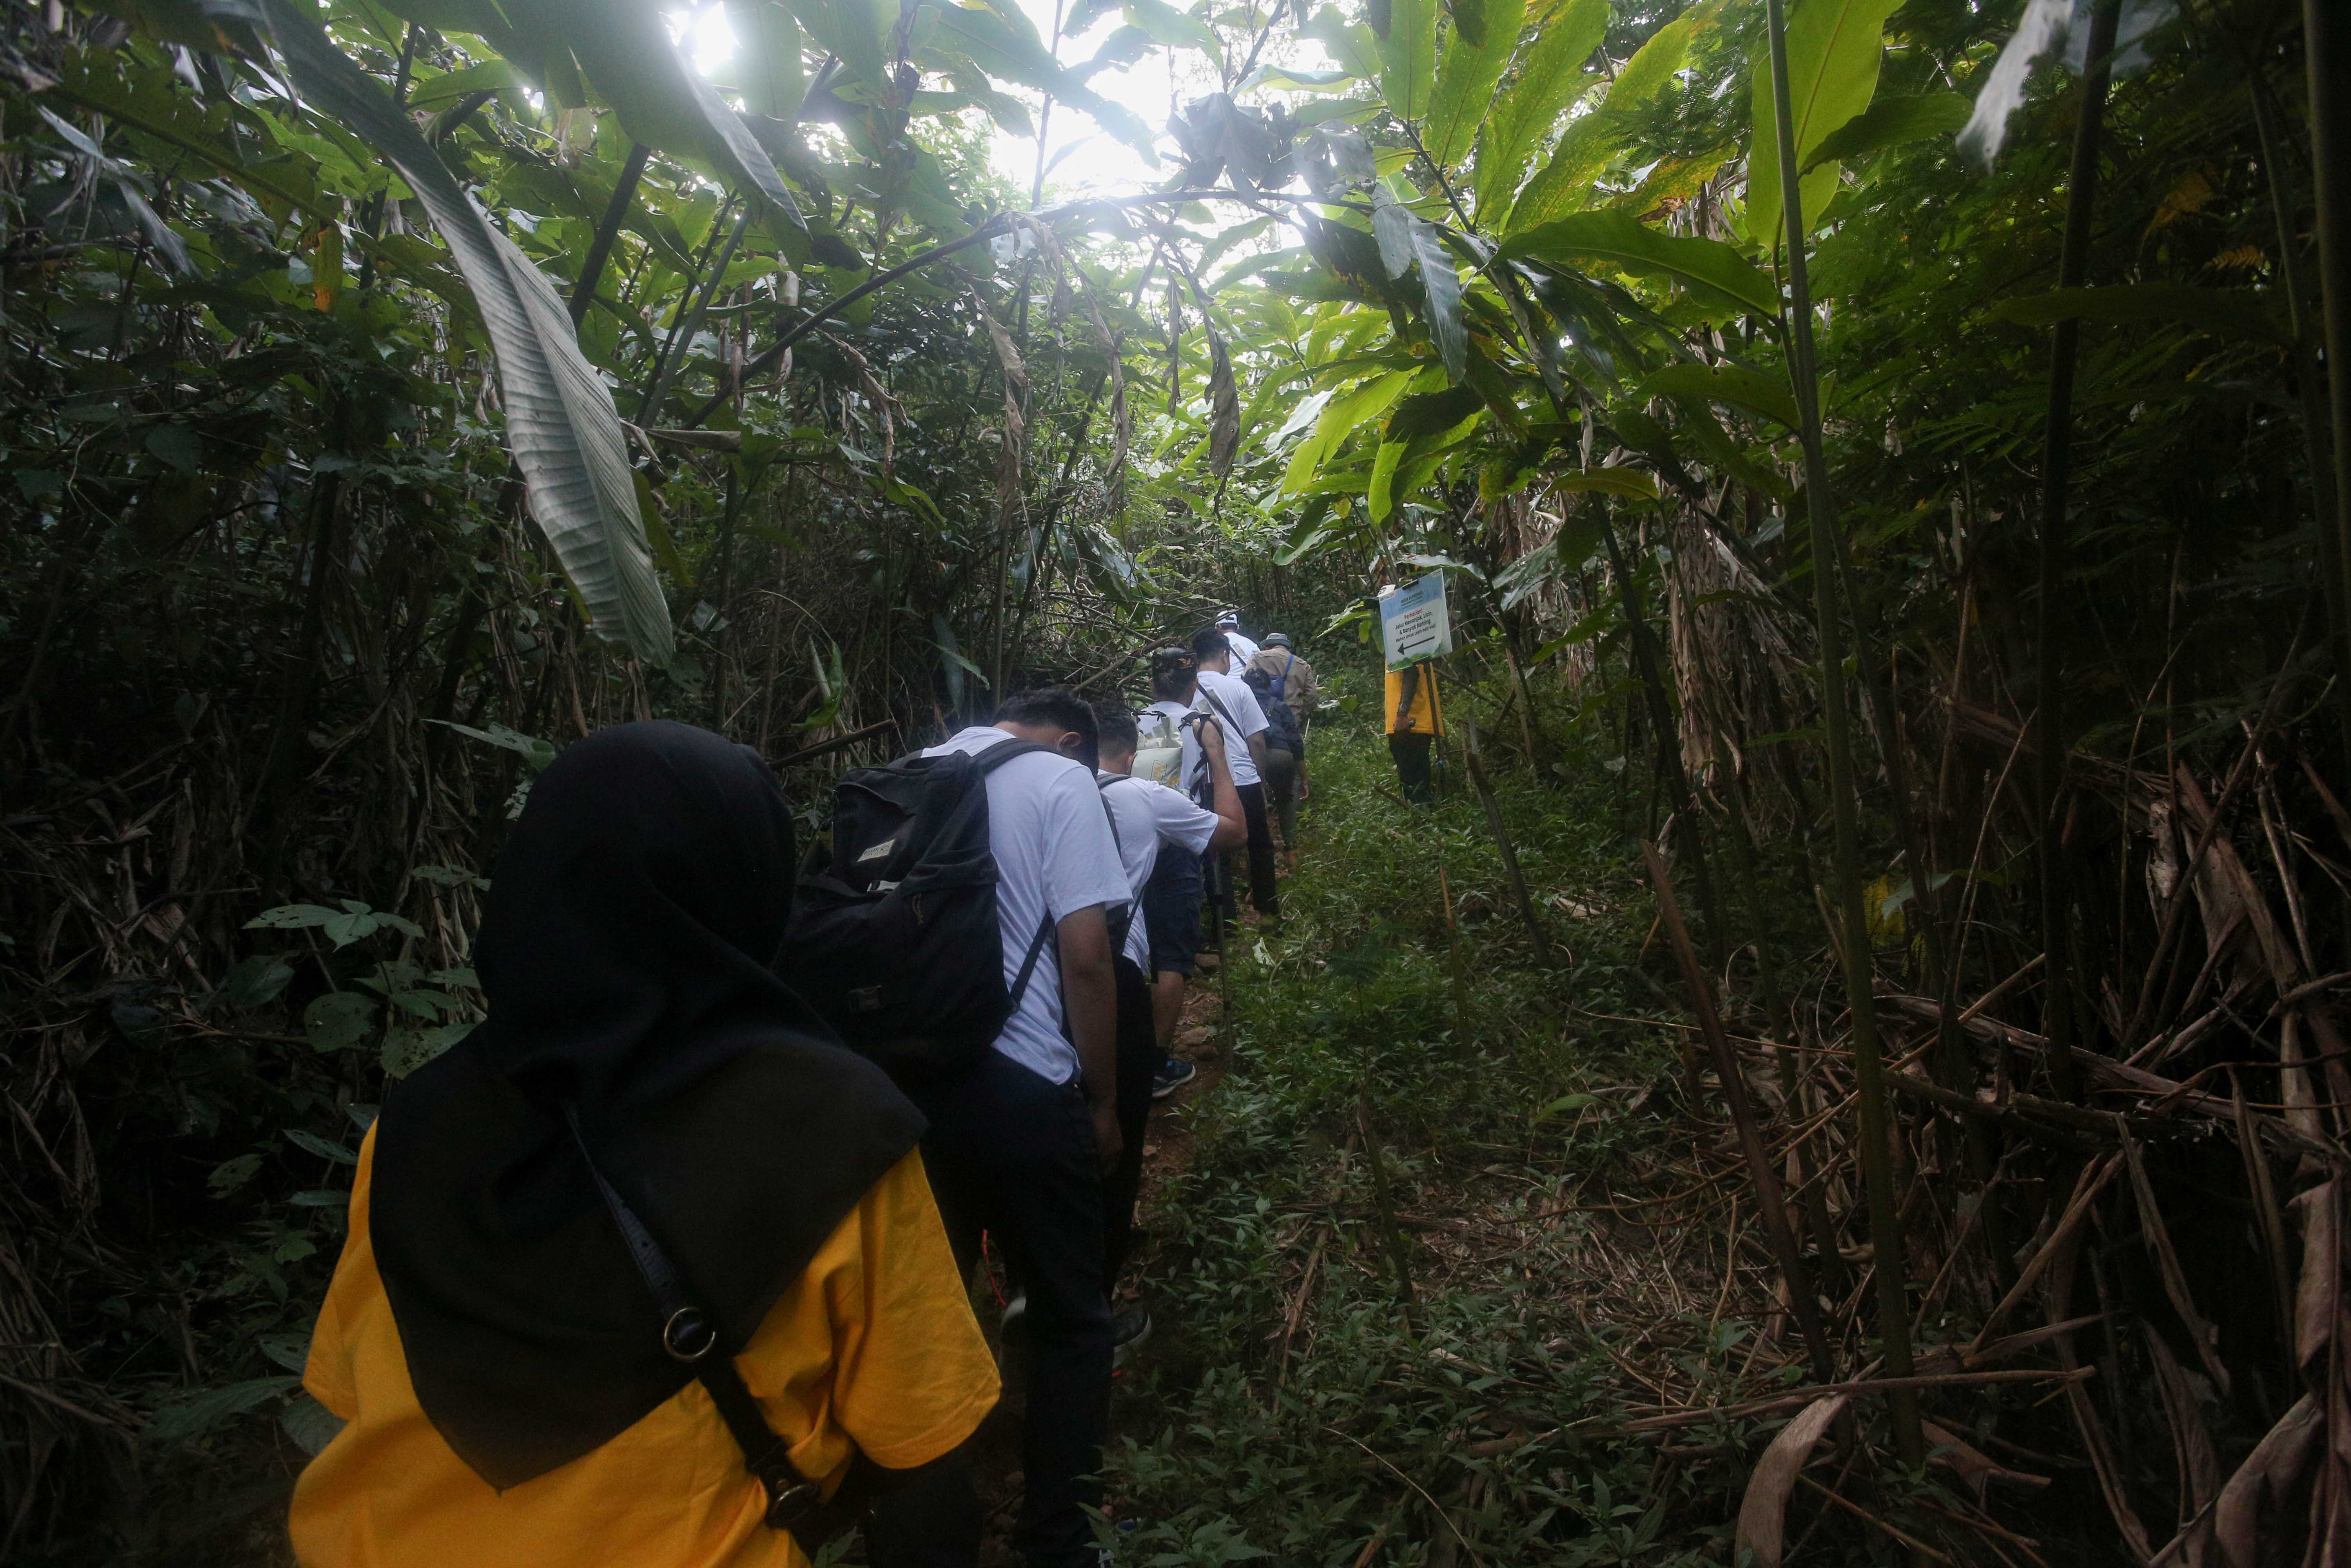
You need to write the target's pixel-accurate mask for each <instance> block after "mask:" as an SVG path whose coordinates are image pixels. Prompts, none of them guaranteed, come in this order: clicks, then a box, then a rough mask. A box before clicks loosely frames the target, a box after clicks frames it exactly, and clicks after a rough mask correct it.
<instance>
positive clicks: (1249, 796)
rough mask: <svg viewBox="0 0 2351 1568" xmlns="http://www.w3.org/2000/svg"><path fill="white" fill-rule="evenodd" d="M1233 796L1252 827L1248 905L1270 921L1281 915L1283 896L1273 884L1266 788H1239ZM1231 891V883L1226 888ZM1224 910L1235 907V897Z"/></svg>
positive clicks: (1256, 785) (1260, 785)
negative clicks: (1239, 801) (1254, 906)
mask: <svg viewBox="0 0 2351 1568" xmlns="http://www.w3.org/2000/svg"><path fill="white" fill-rule="evenodd" d="M1234 792H1235V793H1236V794H1238V795H1239V796H1240V798H1241V816H1242V818H1243V820H1244V821H1247V822H1248V823H1249V902H1250V903H1251V904H1255V905H1257V912H1258V913H1259V915H1264V916H1265V917H1266V918H1267V919H1269V920H1271V919H1274V918H1276V917H1277V916H1279V915H1280V914H1281V894H1280V889H1279V888H1278V887H1277V886H1276V884H1275V883H1274V873H1273V825H1272V823H1270V822H1269V821H1267V820H1266V814H1265V785H1264V784H1263V783H1262V782H1260V783H1256V784H1240V785H1236V786H1235V787H1234ZM1226 885H1227V886H1228V888H1229V887H1230V885H1231V884H1230V883H1227V884H1226ZM1225 897H1226V904H1225V907H1226V908H1227V909H1228V910H1229V909H1231V908H1232V907H1233V905H1232V902H1231V900H1232V894H1230V893H1229V892H1228V893H1227V894H1226V895H1225Z"/></svg>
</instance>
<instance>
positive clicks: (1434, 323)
mask: <svg viewBox="0 0 2351 1568" xmlns="http://www.w3.org/2000/svg"><path fill="white" fill-rule="evenodd" d="M1412 245H1413V249H1414V251H1415V252H1416V254H1417V255H1418V256H1419V258H1420V286H1421V289H1422V292H1423V293H1425V294H1426V296H1427V298H1428V335H1429V336H1430V337H1431V338H1433V339H1435V340H1437V358H1438V359H1440V360H1442V361H1444V363H1445V373H1446V375H1447V378H1448V379H1450V380H1453V381H1456V382H1458V381H1459V380H1460V379H1461V377H1462V374H1463V372H1464V371H1466V370H1467V369H1468V360H1469V329H1468V327H1467V326H1466V325H1465V324H1464V323H1463V321H1462V319H1461V275H1460V274H1459V273H1458V272H1457V271H1455V270H1454V262H1453V256H1452V253H1451V252H1449V251H1447V249H1446V248H1445V242H1444V241H1443V240H1442V239H1439V238H1438V237H1437V231H1436V230H1435V229H1434V228H1432V227H1430V226H1429V225H1427V224H1425V223H1423V222H1421V220H1420V219H1418V218H1415V219H1413V220H1412Z"/></svg>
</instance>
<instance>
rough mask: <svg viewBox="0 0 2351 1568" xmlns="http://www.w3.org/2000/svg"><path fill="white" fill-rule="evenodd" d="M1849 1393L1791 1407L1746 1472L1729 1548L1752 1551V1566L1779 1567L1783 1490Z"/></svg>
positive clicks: (1739, 1553) (1785, 1517) (1785, 1521)
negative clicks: (1794, 1410)
mask: <svg viewBox="0 0 2351 1568" xmlns="http://www.w3.org/2000/svg"><path fill="white" fill-rule="evenodd" d="M1850 1397H1851V1396H1849V1395H1844V1394H1836V1395H1832V1396H1829V1397H1828V1398H1825V1399H1815V1400H1813V1402H1812V1403H1811V1404H1810V1405H1807V1406H1804V1407H1803V1408H1802V1410H1800V1411H1798V1412H1797V1413H1796V1418H1795V1419H1794V1420H1792V1421H1791V1422H1789V1423H1788V1424H1787V1425H1786V1426H1785V1427H1781V1428H1780V1435H1779V1436H1778V1437H1774V1438H1772V1439H1771V1447H1770V1448H1766V1449H1764V1450H1763V1457H1762V1458H1761V1459H1758V1460H1757V1461H1756V1462H1755V1470H1754V1473H1753V1474H1752V1475H1750V1476H1749V1477H1748V1478H1747V1495H1746V1497H1745V1498H1744V1499H1743V1500H1741V1501H1740V1505H1739V1533H1738V1535H1737V1536H1736V1537H1735V1538H1734V1541H1733V1544H1732V1547H1731V1553H1732V1555H1733V1556H1735V1557H1743V1556H1744V1554H1745V1553H1747V1552H1754V1554H1755V1557H1754V1562H1755V1568H1780V1553H1781V1550H1782V1541H1783V1538H1784V1536H1785V1534H1786V1531H1787V1524H1788V1494H1789V1493H1790V1492H1792V1491H1794V1490H1796V1477H1797V1475H1798V1474H1799V1473H1800V1472H1801V1471H1802V1469H1803V1468H1804V1461H1805V1460H1806V1459H1808V1458H1812V1454H1813V1445H1814V1444H1816V1443H1818V1442H1819V1441H1820V1440H1821V1434H1822V1433H1823V1432H1825V1431H1827V1430H1828V1429H1829V1423H1830V1422H1832V1421H1834V1420H1835V1419H1836V1417H1837V1412H1838V1411H1840V1410H1843V1409H1844V1407H1845V1403H1846V1401H1847V1400H1848V1399H1849V1398H1850Z"/></svg>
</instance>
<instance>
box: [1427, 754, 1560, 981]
mask: <svg viewBox="0 0 2351 1568" xmlns="http://www.w3.org/2000/svg"><path fill="white" fill-rule="evenodd" d="M1461 762H1462V766H1463V767H1464V768H1467V769H1468V774H1469V784H1470V787H1471V788H1472V789H1476V790H1477V791H1478V800H1479V804H1480V805H1482V806H1484V807H1485V808H1486V826H1487V827H1488V828H1489V829H1491V830H1492V831H1493V834H1494V847H1495V848H1496V849H1497V850H1499V851H1500V852H1501V855H1502V871H1503V873H1504V874H1505V875H1507V876H1508V877H1509V878H1510V894H1511V896H1512V897H1514V898H1515V899H1517V901H1518V905H1519V918H1520V919H1521V920H1523V921H1525V922H1526V925H1527V939H1528V940H1529V941H1531V942H1532V943H1533V944H1534V945H1535V956H1536V957H1537V958H1539V959H1540V958H1546V957H1549V956H1551V937H1550V936H1548V935H1547V934H1546V933H1545V932H1544V930H1543V925H1542V917H1541V915H1537V914H1536V913H1535V901H1534V896H1533V894H1530V893H1529V892H1528V891H1527V879H1526V874H1525V873H1523V872H1521V871H1520V869H1519V848H1518V845H1516V844H1515V843H1513V842H1511V841H1510V828H1509V827H1508V826H1507V825H1506V824H1505V823H1504V822H1503V821H1502V805H1501V802H1500V801H1499V800H1495V799H1494V787H1493V785H1491V784H1490V783H1489V782H1487V779H1486V768H1485V765H1484V764H1483V763H1482V762H1480V761H1479V758H1478V727H1477V726H1476V725H1475V724H1473V723H1471V722H1470V721H1469V720H1468V718H1467V717H1465V718H1463V719H1462V721H1461ZM1450 918H1451V914H1450V912H1449V911H1448V912H1447V919H1450Z"/></svg>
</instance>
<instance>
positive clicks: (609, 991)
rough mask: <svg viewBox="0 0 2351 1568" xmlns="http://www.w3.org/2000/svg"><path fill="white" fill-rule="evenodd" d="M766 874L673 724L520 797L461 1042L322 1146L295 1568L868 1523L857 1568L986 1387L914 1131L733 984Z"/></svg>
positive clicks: (616, 731)
mask: <svg viewBox="0 0 2351 1568" xmlns="http://www.w3.org/2000/svg"><path fill="white" fill-rule="evenodd" d="M792 849H793V846H792V829H791V817H790V814H789V810H788V809H787V807H786V804H785V800H784V797H783V793H782V791H781V789H779V788H778V786H777V783H776V780H775V776H774V774H773V772H772V771H771V770H770V769H769V768H768V766H767V764H766V763H765V762H764V761H763V760H761V759H760V758H759V757H758V755H757V754H756V753H754V752H752V751H750V750H749V749H748V748H747V747H737V746H734V745H732V744H730V743H728V742H727V741H726V740H724V739H723V738H721V737H718V736H716V735H713V734H710V733H709V732H708V731H705V730H698V729H694V728H691V727H687V726H684V725H678V724H668V723H653V724H635V725H624V726H621V727H617V728H613V729H607V730H603V731H601V732H599V733H598V734H596V735H593V736H590V737H588V738H587V739H585V740H582V741H580V742H579V743H578V744H577V745H574V746H573V747H570V748H569V749H568V750H566V751H565V752H564V753H563V754H562V755H561V756H560V757H559V758H557V759H556V761H555V762H554V764H553V765H552V766H550V767H549V768H548V769H547V770H546V772H544V773H543V774H541V775H540V776H539V778H538V780H537V781H536V783H535V784H534V785H533V786H532V789H531V793H530V798H529V801H528V805H527V806H526V807H525V809H524V811H523V814H522V819H521V821H519V822H518V823H517V825H516V827H515V830H514V832H513V834H512V836H511V838H510V840H509V841H508V843H507V847H506V849H505V851H504V852H503V853H501V855H500V856H499V858H498V861H497V865H496V874H495V877H494V879H493V883H492V886H491V891H490V894H489V901H488V905H487V909H486V913H485V915H484V919H483V923H482V931H481V936H480V939H479V941H478V942H477V943H476V945H475V953H476V957H475V967H476V969H477V971H478V972H479V974H480V977H481V982H482V987H483V989H484V991H485V993H486V995H487V997H488V998H489V1018H488V1019H487V1021H486V1022H485V1023H483V1024H482V1025H480V1026H479V1027H478V1028H476V1029H475V1030H474V1031H473V1032H472V1033H471V1034H470V1035H468V1036H467V1037H466V1038H465V1040H463V1041H462V1042H460V1043H459V1044H458V1045H456V1046H455V1047H454V1048H452V1049H451V1050H450V1051H447V1052H445V1053H444V1055H442V1056H441V1057H440V1058H438V1059H437V1060H435V1061H433V1062H431V1063H429V1064H427V1065H426V1066H424V1067H423V1068H422V1069H420V1070H418V1071H416V1072H414V1073H413V1074H412V1075H411V1076H409V1077H408V1078H406V1079H404V1080H402V1081H401V1082H398V1083H397V1084H395V1085H393V1086H392V1089H391V1091H390V1092H388V1093H387V1095H386V1097H385V1102H384V1105H383V1109H382V1112H381V1115H380V1116H379V1117H378V1118H377V1121H376V1124H375V1125H374V1126H373V1127H372V1128H371V1129H370V1131H369V1133H368V1135H367V1139H366V1142H365V1144H364V1145H363V1146H362V1148H361V1150H360V1165H359V1170H358V1174H357V1177H356V1179H355V1181H354V1183H353V1186H352V1190H351V1207H350V1235H349V1239H347V1241H346V1243H345V1245H344V1248H343V1253H342V1258H341V1260H340V1262H339V1263H338V1265H337V1267H336V1270H335V1278H334V1282H333V1284H332V1286H331V1287H330V1288H329V1291H328V1294H327V1300H326V1302H325V1305H324V1306H323V1308H322V1309H321V1310H320V1312H319V1322H318V1327H317V1329H316V1330H315V1332H314V1333H313V1334H312V1336H311V1342H310V1356H309V1364H308V1370H307V1372H306V1375H305V1376H304V1380H303V1381H304V1385H305V1386H306V1387H308V1389H309V1391H310V1393H311V1394H312V1395H313V1396H316V1397H317V1398H318V1400H319V1403H320V1404H322V1405H324V1406H326V1407H327V1408H328V1409H329V1411H331V1412H332V1413H333V1414H334V1415H335V1416H339V1417H340V1418H341V1419H342V1421H343V1422H344V1423H345V1425H344V1426H343V1427H342V1428H341V1430H340V1432H339V1433H338V1434H337V1435H336V1437H334V1439H333V1440H332V1441H331V1442H330V1443H329V1444H328V1445H327V1447H326V1448H324V1449H323V1450H322V1451H321V1452H320V1453H319V1456H318V1458H316V1459H314V1460H313V1461H312V1462H311V1463H310V1465H309V1467H308V1469H305V1470H304V1471H303V1472H302V1475H301V1478H300V1479H299V1480H298V1483H297V1485H296V1487H295V1491H294V1500H293V1507H292V1513H291V1519H290V1529H291V1532H292V1536H293V1545H294V1551H295V1555H296V1557H297V1558H298V1561H299V1562H300V1563H302V1564H303V1565H304V1568H402V1565H406V1564H414V1565H417V1568H448V1565H451V1564H466V1565H468V1568H524V1565H536V1564H545V1565H547V1568H556V1565H559V1564H560V1565H563V1568H576V1565H578V1564H581V1563H596V1564H599V1565H609V1568H800V1565H801V1564H802V1563H806V1562H807V1561H808V1559H809V1556H810V1553H811V1552H813V1551H814V1550H816V1549H817V1548H818V1547H819V1546H820V1543H821V1542H822V1541H823V1540H824V1539H825V1538H827V1537H828V1536H829V1535H831V1534H833V1533H837V1532H838V1530H839V1528H840V1526H841V1522H842V1521H846V1520H848V1519H851V1518H853V1517H854V1514H855V1511H856V1510H855V1503H854V1501H853V1498H854V1497H856V1496H861V1495H866V1496H870V1495H874V1494H878V1495H879V1497H880V1501H879V1502H878V1503H877V1504H876V1505H875V1512H874V1517H873V1519H872V1521H871V1522H870V1523H869V1525H868V1541H869V1544H870V1545H871V1546H872V1560H873V1562H874V1563H876V1564H879V1565H883V1568H888V1565H889V1564H890V1563H892V1561H893V1556H892V1546H891V1539H892V1531H893V1529H894V1528H898V1527H897V1526H896V1525H895V1524H894V1522H893V1512H892V1509H891V1502H890V1490H891V1483H892V1482H893V1481H894V1480H900V1479H904V1476H905V1472H909V1471H914V1470H918V1469H922V1468H924V1467H926V1466H932V1465H934V1464H949V1463H955V1462H958V1461H959V1459H960V1455H959V1453H958V1450H959V1449H960V1448H961V1446H962V1444H963V1443H964V1440H965V1439H966V1438H967V1437H969V1436H970V1435H971V1433H972V1432H973V1430H974V1429H975V1428H976V1427H977V1426H978V1425H979V1422H980V1420H981V1418H982V1417H983V1416H986V1415H987V1412H988V1410H989V1409H990V1408H991V1407H992V1406H994V1404H995V1402H996V1398H997V1393H998V1385H997V1375H996V1368H995V1364H994V1362H993V1361H992V1359H991V1358H990V1356H989V1354H988V1351H987V1344H986V1343H985V1341H983V1339H982V1338H981V1336H980V1333H979V1329H978V1326H977V1323H976V1322H974V1321H973V1319H972V1314H971V1309H970V1306H969V1304H968V1301H967V1298H966V1295H965V1291H964V1285H963V1281H962V1279H961V1277H960V1276H959V1275H958V1274H957V1272H956V1266H955V1261H954V1258H953V1256H952V1254H951V1253H950V1251H949V1249H948V1246H947V1239H946V1232H945V1230H944V1229H943V1228H942V1227H941V1225H940V1221H939V1217H938V1211H937V1209H936V1207H935V1206H934V1204H933V1201H932V1198H931V1194H930V1188H929V1185H928V1183H927V1182H926V1180H925V1176H924V1172H923V1166H922V1156H921V1155H920V1154H919V1153H918V1152H917V1151H916V1143H917V1140H918V1139H919V1138H920V1136H921V1134H922V1132H923V1119H922V1117H921V1116H920V1114H919V1113H916V1112H915V1110H914V1106H913V1105H912V1104H911V1103H909V1102H908V1101H906V1100H905V1098H904V1096H902V1095H901V1094H900V1093H899V1092H897V1090H896V1089H895V1088H894V1087H893V1086H892V1084H891V1082H890V1081H889V1079H888V1078H887V1077H885V1076H884V1075H883V1073H882V1071H880V1070H879V1069H878V1068H875V1067H874V1066H872V1064H871V1063H869V1062H867V1061H864V1060H863V1059H862V1058H861V1057H858V1056H856V1055H854V1054H852V1053H851V1052H850V1051H847V1050H845V1049H844V1048H842V1047H841V1046H840V1045H839V1044H838V1043H836V1042H835V1041H834V1040H832V1038H831V1034H830V1032H829V1031H828V1030H826V1029H825V1028H824V1026H823V1025H822V1024H821V1023H820V1022H818V1021H817V1020H816V1019H815V1018H814V1016H813V1015H812V1014H810V1013H809V1012H808V1011H807V1010H806V1009H804V1008H803V1007H802V1005H801V1004H800V1002H799V999H798V998H795V997H794V996H793V995H792V993H791V992H790V991H789V990H788V989H786V988H785V987H784V986H783V985H782V984H781V982H779V981H778V980H777V979H776V978H775V977H774V976H773V974H772V973H771V972H770V971H769V969H768V959H769V958H770V957H771V956H772V955H773V954H774V953H775V951H776V949H777V947H778V944H779V943H780V941H781V939H782V936H783V933H784V928H785V921H786V917H787V915H789V909H790V903H791V887H792V872H793V868H794V864H795V858H794V855H793V852H792ZM925 1522H926V1535H927V1537H928V1538H930V1539H936V1538H937V1529H936V1525H937V1521H925ZM979 1524H980V1521H979V1520H978V1519H977V1516H976V1515H975V1516H974V1517H971V1518H969V1519H967V1520H963V1521H956V1531H954V1533H955V1534H956V1535H958V1536H959V1537H961V1538H962V1540H963V1542H967V1545H968V1548H969V1551H970V1553H971V1554H972V1555H971V1556H967V1557H966V1558H965V1559H964V1560H965V1561H967V1562H968V1561H971V1560H972V1557H976V1554H977V1546H978V1538H979ZM900 1560H901V1561H903V1560H904V1559H903V1557H902V1558H901V1559H900Z"/></svg>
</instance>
